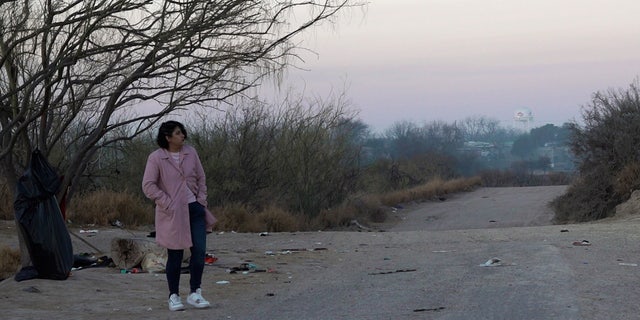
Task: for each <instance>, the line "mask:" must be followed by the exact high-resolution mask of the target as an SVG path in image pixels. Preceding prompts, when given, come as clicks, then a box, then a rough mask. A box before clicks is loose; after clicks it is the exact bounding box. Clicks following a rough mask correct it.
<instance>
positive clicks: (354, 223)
mask: <svg viewBox="0 0 640 320" xmlns="http://www.w3.org/2000/svg"><path fill="white" fill-rule="evenodd" d="M351 225H352V226H356V227H358V229H361V230H367V231H371V228H368V227H365V226H363V225H362V224H360V222H358V220H351Z"/></svg>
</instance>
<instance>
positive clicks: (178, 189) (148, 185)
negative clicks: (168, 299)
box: [142, 145, 216, 250]
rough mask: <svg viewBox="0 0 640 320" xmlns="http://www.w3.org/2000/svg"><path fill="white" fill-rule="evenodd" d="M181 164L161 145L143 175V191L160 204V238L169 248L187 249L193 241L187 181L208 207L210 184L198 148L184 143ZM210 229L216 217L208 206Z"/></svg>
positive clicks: (158, 216)
mask: <svg viewBox="0 0 640 320" xmlns="http://www.w3.org/2000/svg"><path fill="white" fill-rule="evenodd" d="M180 159H181V162H180V165H179V166H178V165H177V164H176V162H175V161H174V160H173V158H171V155H170V154H169V152H168V151H167V150H166V149H163V148H160V149H157V150H156V151H154V152H152V153H151V154H150V155H149V157H148V158H147V165H146V167H145V169H144V176H143V177H142V191H143V192H144V194H145V195H146V196H147V197H148V198H149V199H151V200H153V201H154V202H155V204H156V209H155V227H156V242H157V243H158V245H160V246H162V247H165V248H168V249H175V250H177V249H187V248H190V247H191V246H192V245H193V244H192V242H191V227H190V225H189V204H188V203H187V197H186V196H185V193H184V192H183V191H182V188H184V187H185V184H186V185H187V186H188V187H189V189H191V191H193V192H194V193H195V195H196V200H197V201H198V202H199V203H200V204H202V205H203V206H204V207H205V208H206V207H207V185H206V183H205V174H204V169H203V168H202V163H201V162H200V158H199V157H198V153H197V152H196V149H194V148H193V147H191V146H189V145H184V146H182V150H181V151H180ZM205 212H206V223H207V231H211V230H212V228H213V224H214V223H215V222H216V218H215V217H214V216H213V214H212V213H211V212H210V211H209V210H208V209H205Z"/></svg>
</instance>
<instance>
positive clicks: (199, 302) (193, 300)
mask: <svg viewBox="0 0 640 320" xmlns="http://www.w3.org/2000/svg"><path fill="white" fill-rule="evenodd" d="M187 303H188V304H190V305H192V306H194V307H196V308H208V307H210V306H211V304H210V303H209V301H207V300H205V299H204V298H203V297H202V290H201V289H200V288H198V289H197V290H196V292H193V293H191V294H190V295H189V296H188V297H187Z"/></svg>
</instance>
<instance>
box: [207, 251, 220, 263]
mask: <svg viewBox="0 0 640 320" xmlns="http://www.w3.org/2000/svg"><path fill="white" fill-rule="evenodd" d="M216 261H218V257H216V256H214V255H213V254H211V253H207V254H206V255H205V257H204V264H206V265H212V264H214V263H215V262H216Z"/></svg>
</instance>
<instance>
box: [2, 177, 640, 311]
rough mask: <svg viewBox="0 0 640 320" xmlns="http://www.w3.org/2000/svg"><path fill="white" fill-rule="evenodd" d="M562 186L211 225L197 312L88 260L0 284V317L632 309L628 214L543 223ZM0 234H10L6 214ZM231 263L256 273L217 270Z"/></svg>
mask: <svg viewBox="0 0 640 320" xmlns="http://www.w3.org/2000/svg"><path fill="white" fill-rule="evenodd" d="M563 190H564V187H527V188H481V189H479V190H476V191H473V192H470V193H463V194H458V195H454V196H451V197H449V198H447V199H446V200H445V201H440V202H425V203H420V204H412V205H408V206H406V207H404V208H402V209H399V210H397V211H395V212H394V213H393V217H394V218H395V219H392V220H393V221H395V222H393V223H389V224H386V225H382V226H378V228H380V229H383V230H378V231H373V232H355V231H353V232H298V233H277V234H268V235H262V236H261V235H259V234H238V233H222V234H211V235H209V236H208V247H209V252H210V253H213V254H215V256H216V257H218V258H219V260H218V261H217V262H216V263H215V264H213V265H210V266H206V267H205V275H204V279H203V285H202V288H203V291H204V296H205V297H206V298H208V299H209V300H210V301H211V302H212V303H213V307H212V308H210V309H206V310H195V309H189V308H188V309H187V310H185V311H181V312H169V311H168V310H167V306H166V298H167V288H166V281H165V278H164V274H150V273H139V274H121V273H120V272H119V270H117V269H113V268H91V269H84V270H77V271H74V272H73V274H72V276H71V277H70V278H69V279H68V280H65V281H53V280H42V279H35V280H29V281H23V282H16V281H14V280H13V279H7V280H5V281H3V282H0V308H1V310H2V316H0V318H2V319H45V318H46V319H52V320H54V319H85V318H87V319H88V318H96V317H99V318H101V319H182V318H190V319H638V314H640V306H639V305H638V303H637V301H639V300H640V289H638V283H639V281H640V269H639V268H640V267H638V264H640V256H639V253H640V247H639V246H638V243H639V240H640V234H639V233H638V227H640V219H638V217H636V216H629V217H626V218H625V219H611V220H608V221H601V222H597V223H587V224H574V225H552V224H551V222H550V221H551V216H552V215H551V211H550V210H549V209H548V208H547V207H546V204H547V203H548V201H550V200H551V199H553V198H554V197H555V196H557V195H559V194H561V193H562V192H563ZM71 231H72V232H73V233H74V234H76V235H77V236H79V237H82V238H83V239H84V240H85V241H87V242H89V243H91V244H92V245H93V246H95V247H97V248H98V249H100V250H103V251H104V252H107V254H108V251H109V246H110V239H112V238H114V237H125V238H126V237H134V236H135V237H145V236H146V234H147V233H148V231H145V230H143V231H130V230H122V229H118V228H101V229H99V231H98V233H97V234H95V235H91V236H90V235H89V234H85V233H80V230H78V229H74V230H71ZM383 231H384V232H383ZM72 240H73V242H74V252H76V253H81V252H93V249H92V248H90V247H89V246H87V245H86V244H84V242H83V241H80V240H79V239H78V238H77V237H75V236H74V237H72ZM581 240H588V241H589V242H590V245H589V246H575V245H573V242H574V241H581ZM0 243H4V244H9V245H16V243H17V240H16V238H15V229H14V227H13V223H12V222H2V223H0ZM492 258H496V259H499V260H500V262H499V263H497V264H489V265H487V264H486V262H487V261H488V260H490V259H492ZM243 263H250V264H252V265H253V266H255V267H256V268H257V269H259V270H263V271H265V272H253V269H252V271H251V272H248V273H246V274H245V273H242V272H239V273H229V272H228V270H229V269H231V268H234V267H239V266H241V265H242V264H243ZM188 279H189V275H188V274H185V275H183V276H182V282H181V288H182V294H183V296H186V293H187V290H188Z"/></svg>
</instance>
